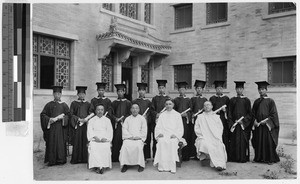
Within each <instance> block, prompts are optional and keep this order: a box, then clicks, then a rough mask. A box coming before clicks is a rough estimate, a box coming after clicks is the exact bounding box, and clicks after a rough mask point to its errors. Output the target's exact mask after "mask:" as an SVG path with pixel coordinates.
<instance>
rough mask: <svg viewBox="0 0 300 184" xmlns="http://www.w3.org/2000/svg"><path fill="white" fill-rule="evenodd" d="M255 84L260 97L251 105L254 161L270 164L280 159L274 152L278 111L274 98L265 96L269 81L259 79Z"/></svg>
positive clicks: (276, 140)
mask: <svg viewBox="0 0 300 184" xmlns="http://www.w3.org/2000/svg"><path fill="white" fill-rule="evenodd" d="M256 84H257V86H258V92H259V94H260V98H258V99H256V100H255V102H254V104H253V107H252V114H253V117H254V125H253V129H252V133H253V137H252V145H253V148H254V152H255V154H254V162H264V163H268V164H272V163H276V162H279V161H280V160H279V157H278V155H277V153H276V147H277V145H278V135H279V119H278V113H277V109H276V105H275V102H274V100H273V99H271V98H269V97H268V96H267V90H268V89H267V86H268V85H269V83H268V82H266V81H260V82H256Z"/></svg>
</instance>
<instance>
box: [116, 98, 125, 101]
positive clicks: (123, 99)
mask: <svg viewBox="0 0 300 184" xmlns="http://www.w3.org/2000/svg"><path fill="white" fill-rule="evenodd" d="M125 100H127V99H126V98H122V99H120V98H118V99H117V101H125Z"/></svg>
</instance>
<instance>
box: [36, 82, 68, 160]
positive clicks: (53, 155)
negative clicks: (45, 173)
mask: <svg viewBox="0 0 300 184" xmlns="http://www.w3.org/2000/svg"><path fill="white" fill-rule="evenodd" d="M62 88H63V87H62V86H53V97H54V100H53V101H51V102H49V103H47V104H46V105H45V107H44V109H43V111H42V112H41V114H40V118H41V126H42V130H43V133H44V135H43V136H44V140H45V142H46V151H45V161H44V162H45V163H48V166H53V165H61V164H65V163H66V161H67V149H66V142H67V130H68V129H67V128H68V127H67V125H68V121H69V115H70V110H69V107H68V105H67V104H66V103H65V102H62V101H61V99H60V98H61V92H62Z"/></svg>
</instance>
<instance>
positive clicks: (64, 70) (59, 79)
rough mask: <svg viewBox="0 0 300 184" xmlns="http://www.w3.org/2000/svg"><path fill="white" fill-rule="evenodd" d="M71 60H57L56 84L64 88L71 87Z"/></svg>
mask: <svg viewBox="0 0 300 184" xmlns="http://www.w3.org/2000/svg"><path fill="white" fill-rule="evenodd" d="M69 63H70V60H68V59H57V63H56V66H55V68H56V70H55V71H56V77H55V84H56V85H59V86H63V87H64V88H68V87H69V76H70V72H69V71H70V64H69Z"/></svg>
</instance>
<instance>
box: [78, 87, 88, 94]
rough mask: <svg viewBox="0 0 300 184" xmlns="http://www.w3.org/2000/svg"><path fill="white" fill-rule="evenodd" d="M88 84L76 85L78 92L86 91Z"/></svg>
mask: <svg viewBox="0 0 300 184" xmlns="http://www.w3.org/2000/svg"><path fill="white" fill-rule="evenodd" d="M86 89H87V86H76V90H77V93H85V90H86Z"/></svg>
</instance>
